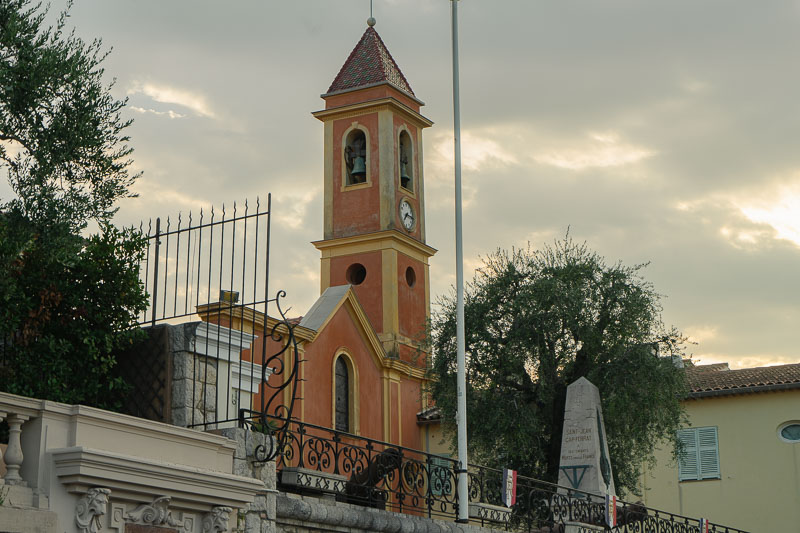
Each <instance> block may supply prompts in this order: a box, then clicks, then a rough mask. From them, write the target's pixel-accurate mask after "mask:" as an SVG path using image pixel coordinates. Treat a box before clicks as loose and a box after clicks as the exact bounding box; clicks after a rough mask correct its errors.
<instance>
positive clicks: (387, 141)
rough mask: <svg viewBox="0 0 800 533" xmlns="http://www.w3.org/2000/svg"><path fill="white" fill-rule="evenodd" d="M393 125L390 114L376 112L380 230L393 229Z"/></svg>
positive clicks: (384, 111) (381, 111)
mask: <svg viewBox="0 0 800 533" xmlns="http://www.w3.org/2000/svg"><path fill="white" fill-rule="evenodd" d="M393 133H394V124H393V115H392V112H391V111H389V110H388V109H382V110H380V111H378V162H379V170H378V182H379V183H380V202H381V207H380V210H381V213H380V224H381V228H382V229H391V228H393V227H394V211H395V205H394V204H395V201H394V200H395V198H394V190H395V189H394V170H395V165H394V135H393Z"/></svg>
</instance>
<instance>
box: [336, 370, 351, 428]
mask: <svg viewBox="0 0 800 533" xmlns="http://www.w3.org/2000/svg"><path fill="white" fill-rule="evenodd" d="M335 367H336V375H335V380H334V383H335V387H336V395H335V398H334V401H335V404H336V405H335V412H336V420H335V429H336V431H346V432H350V372H349V371H348V368H347V362H345V360H344V357H341V356H339V357H338V358H337V359H336V365H335Z"/></svg>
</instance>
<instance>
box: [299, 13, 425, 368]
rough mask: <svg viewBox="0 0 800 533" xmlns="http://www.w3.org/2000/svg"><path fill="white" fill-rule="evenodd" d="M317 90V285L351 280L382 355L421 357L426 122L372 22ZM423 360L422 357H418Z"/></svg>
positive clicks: (344, 282) (326, 286)
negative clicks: (320, 212)
mask: <svg viewBox="0 0 800 533" xmlns="http://www.w3.org/2000/svg"><path fill="white" fill-rule="evenodd" d="M370 23H371V24H370V25H369V27H368V28H367V30H366V31H365V32H364V34H363V35H362V36H361V39H360V40H359V42H358V44H357V45H356V47H355V48H354V49H353V51H352V52H351V53H350V56H349V57H348V58H347V60H346V61H345V63H344V66H342V68H341V70H340V71H339V74H338V75H337V76H336V78H335V79H334V80H333V83H332V84H331V86H330V88H329V89H328V91H327V92H326V93H325V94H323V95H322V98H323V99H324V100H325V109H323V110H322V111H317V112H315V113H313V115H314V117H316V118H317V119H319V120H320V121H322V122H323V124H324V135H325V142H324V180H325V187H324V191H325V192H324V239H323V240H321V241H316V242H315V243H314V245H315V246H316V247H317V249H319V250H320V252H321V254H322V264H321V289H322V291H324V290H325V289H327V288H328V287H331V286H336V285H344V284H350V285H352V286H353V288H354V291H355V293H356V295H357V297H358V300H359V303H360V304H361V306H362V307H363V308H364V310H365V312H366V314H367V316H368V317H369V320H370V322H371V323H372V326H373V328H374V329H375V331H376V332H377V333H378V337H379V338H380V340H381V342H382V344H383V348H384V351H385V352H386V354H387V356H389V357H396V358H399V359H402V360H405V361H408V362H413V361H415V360H417V358H418V350H417V342H416V341H419V340H420V339H421V338H422V336H423V335H424V328H425V324H426V321H427V319H428V317H429V314H430V283H429V276H428V259H429V258H430V257H431V256H432V255H433V254H434V253H435V252H436V250H434V249H433V248H431V247H430V246H428V245H427V244H426V243H425V189H424V183H425V182H424V179H423V168H422V130H423V129H424V128H427V127H429V126H431V125H432V122H431V121H430V120H428V119H427V118H425V117H424V116H422V115H421V114H420V107H421V106H422V105H424V104H423V102H421V101H420V100H419V99H417V97H416V96H415V95H414V92H413V91H412V90H411V86H410V85H409V83H408V81H407V80H406V78H405V76H404V75H403V73H402V72H401V71H400V68H399V67H398V66H397V63H395V61H394V59H393V58H392V56H391V54H390V53H389V51H388V50H387V48H386V45H385V44H384V43H383V41H382V40H381V38H380V36H379V35H378V32H377V31H375V28H374V27H373V24H374V19H371V20H370ZM417 362H418V363H420V364H421V363H422V361H417Z"/></svg>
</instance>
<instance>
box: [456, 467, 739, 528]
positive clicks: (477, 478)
mask: <svg viewBox="0 0 800 533" xmlns="http://www.w3.org/2000/svg"><path fill="white" fill-rule="evenodd" d="M502 480H503V472H502V471H500V470H496V469H493V468H487V467H484V466H477V465H470V467H469V493H470V501H477V502H482V503H489V504H492V505H496V506H502ZM511 511H512V512H511V518H510V520H509V521H508V522H507V524H506V527H507V529H509V530H512V531H527V532H542V531H552V532H555V531H564V527H565V525H566V524H567V523H570V522H575V523H581V524H590V525H595V526H600V527H604V528H606V529H607V530H610V531H614V532H618V533H704V531H705V530H701V524H700V519H698V518H690V517H687V516H681V515H677V514H675V513H669V512H666V511H660V510H658V509H652V508H649V507H646V506H645V505H644V504H643V503H641V502H636V503H630V502H625V501H622V500H617V504H616V518H617V521H616V524H617V525H616V527H613V528H609V527H608V526H607V525H606V501H605V497H602V496H599V495H597V494H590V493H587V492H582V491H577V490H575V489H572V488H568V487H563V486H560V485H555V484H553V483H547V482H545V481H540V480H537V479H533V478H529V477H525V476H517V500H516V504H515V505H514V506H513V507H512V508H511ZM480 522H481V523H485V522H486V520H480ZM708 531H709V533H711V532H714V533H745V532H744V531H742V530H740V529H736V528H733V527H728V526H723V525H720V524H714V523H709V525H708Z"/></svg>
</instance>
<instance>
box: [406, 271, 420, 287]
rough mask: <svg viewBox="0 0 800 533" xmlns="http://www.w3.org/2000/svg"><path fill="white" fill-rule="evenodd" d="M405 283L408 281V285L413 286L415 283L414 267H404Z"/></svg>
mask: <svg viewBox="0 0 800 533" xmlns="http://www.w3.org/2000/svg"><path fill="white" fill-rule="evenodd" d="M406 283H408V286H409V287H413V286H414V285H416V284H417V273H416V272H414V269H413V268H411V267H408V268H407V269H406Z"/></svg>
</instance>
